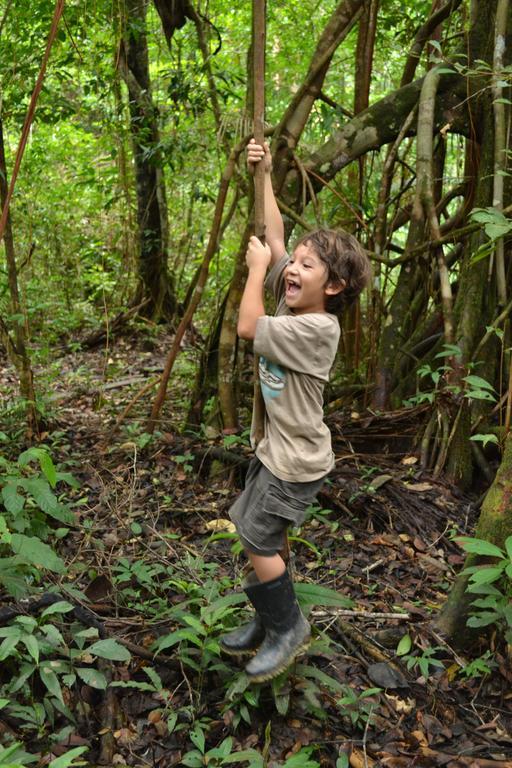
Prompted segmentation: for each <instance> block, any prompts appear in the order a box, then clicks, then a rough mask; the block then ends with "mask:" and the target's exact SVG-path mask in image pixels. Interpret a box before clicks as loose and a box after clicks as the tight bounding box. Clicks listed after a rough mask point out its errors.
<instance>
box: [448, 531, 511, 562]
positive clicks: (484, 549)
mask: <svg viewBox="0 0 512 768" xmlns="http://www.w3.org/2000/svg"><path fill="white" fill-rule="evenodd" d="M455 541H456V542H457V543H458V544H460V545H461V547H463V549H465V550H466V552H471V553H472V554H475V555H486V556H488V557H499V558H501V559H503V551H502V550H501V549H500V548H499V547H497V546H496V544H492V543H491V542H490V541H486V540H485V539H475V538H472V537H471V536H457V538H456V539H455Z"/></svg>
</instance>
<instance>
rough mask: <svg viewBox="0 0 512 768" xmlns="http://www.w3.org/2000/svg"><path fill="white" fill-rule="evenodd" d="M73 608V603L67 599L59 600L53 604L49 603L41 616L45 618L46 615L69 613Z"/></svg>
mask: <svg viewBox="0 0 512 768" xmlns="http://www.w3.org/2000/svg"><path fill="white" fill-rule="evenodd" d="M72 610H73V606H72V605H71V603H68V601H67V600H59V601H58V602H57V603H53V604H52V605H49V606H48V608H45V609H44V611H43V612H42V614H41V618H42V619H44V617H45V616H51V615H53V614H56V613H69V612H70V611H72Z"/></svg>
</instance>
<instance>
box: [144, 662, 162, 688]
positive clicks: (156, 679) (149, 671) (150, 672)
mask: <svg viewBox="0 0 512 768" xmlns="http://www.w3.org/2000/svg"><path fill="white" fill-rule="evenodd" d="M144 672H145V673H146V675H147V676H148V677H149V679H150V680H151V682H152V683H153V686H154V687H155V689H156V690H157V691H161V690H162V689H163V687H164V686H163V683H162V680H161V678H160V675H159V674H158V672H156V670H154V669H153V667H144Z"/></svg>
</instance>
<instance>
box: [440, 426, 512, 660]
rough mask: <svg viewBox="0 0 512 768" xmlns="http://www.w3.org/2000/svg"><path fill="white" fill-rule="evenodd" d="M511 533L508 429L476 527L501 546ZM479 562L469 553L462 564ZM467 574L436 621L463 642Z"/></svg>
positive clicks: (511, 467) (480, 535)
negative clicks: (497, 465) (493, 477)
mask: <svg viewBox="0 0 512 768" xmlns="http://www.w3.org/2000/svg"><path fill="white" fill-rule="evenodd" d="M510 535H512V433H510V432H509V433H508V435H507V436H506V438H505V445H504V447H503V457H502V460H501V464H500V467H499V469H498V472H497V473H496V477H495V479H494V482H493V483H492V485H491V487H490V488H489V490H488V492H487V494H486V496H485V499H484V502H483V504H482V507H481V510H480V517H479V519H478V525H477V528H476V531H475V536H476V537H477V538H479V539H486V540H487V541H491V542H492V543H493V544H496V545H497V546H498V547H502V546H503V544H504V542H505V539H506V538H507V537H508V536H510ZM478 562H479V558H478V556H477V555H468V557H467V559H466V562H465V564H464V567H465V568H469V567H470V566H473V565H476V564H478ZM467 583H468V577H467V576H464V575H460V576H459V577H458V578H457V580H456V581H455V584H454V585H453V587H452V590H451V592H450V595H449V597H448V600H447V601H446V603H445V605H444V607H443V610H442V611H441V614H440V616H439V617H438V619H437V621H436V625H437V626H438V627H439V628H440V629H441V630H442V632H444V634H446V635H447V636H448V637H453V638H456V639H457V642H458V643H459V644H461V645H462V644H463V642H464V638H465V636H466V635H467V633H466V632H465V621H466V617H467V615H468V609H469V604H470V601H471V600H472V599H473V598H474V595H468V594H467V593H466V587H467Z"/></svg>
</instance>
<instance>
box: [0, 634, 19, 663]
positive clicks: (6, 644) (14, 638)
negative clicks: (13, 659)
mask: <svg viewBox="0 0 512 768" xmlns="http://www.w3.org/2000/svg"><path fill="white" fill-rule="evenodd" d="M20 637H21V632H20V630H18V634H17V635H11V636H10V637H6V638H5V639H4V640H2V643H1V645H0V661H3V660H4V659H7V658H8V657H9V656H13V655H15V654H16V652H15V650H14V649H15V648H16V646H17V645H18V643H19V641H20Z"/></svg>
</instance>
